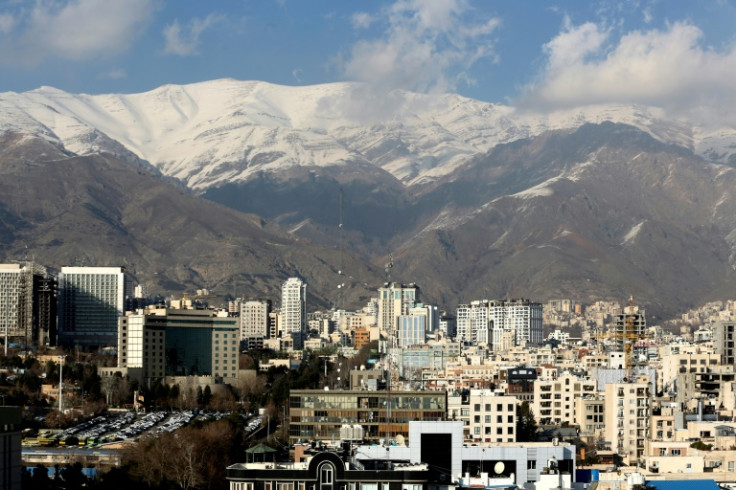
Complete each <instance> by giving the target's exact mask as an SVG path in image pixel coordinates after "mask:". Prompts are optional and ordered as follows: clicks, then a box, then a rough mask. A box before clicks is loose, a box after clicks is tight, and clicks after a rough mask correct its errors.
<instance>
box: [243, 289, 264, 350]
mask: <svg viewBox="0 0 736 490" xmlns="http://www.w3.org/2000/svg"><path fill="white" fill-rule="evenodd" d="M238 306H239V312H238V313H239V315H240V340H248V341H250V340H256V339H267V338H269V334H270V332H269V322H268V316H269V314H270V313H271V300H268V299H253V300H248V301H241V302H240V304H239V305H238ZM261 342H262V340H261Z"/></svg>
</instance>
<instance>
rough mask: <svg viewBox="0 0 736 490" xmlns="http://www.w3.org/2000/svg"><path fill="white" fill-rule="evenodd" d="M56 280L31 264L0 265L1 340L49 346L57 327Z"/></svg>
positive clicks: (37, 266)
mask: <svg viewBox="0 0 736 490" xmlns="http://www.w3.org/2000/svg"><path fill="white" fill-rule="evenodd" d="M55 294H56V280H55V279H54V278H53V277H52V276H50V275H49V274H48V273H47V271H46V268H45V267H42V266H40V265H38V264H35V263H33V262H25V263H22V264H0V336H2V337H5V335H6V334H7V336H8V338H9V340H11V341H17V342H19V343H22V344H36V345H48V344H49V340H50V338H51V337H52V336H53V335H54V330H55V325H56V306H55V305H54V304H53V303H54V299H55Z"/></svg>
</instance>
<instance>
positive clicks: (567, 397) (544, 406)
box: [533, 373, 597, 425]
mask: <svg viewBox="0 0 736 490" xmlns="http://www.w3.org/2000/svg"><path fill="white" fill-rule="evenodd" d="M596 394H597V391H596V386H595V382H594V381H592V380H590V379H587V378H578V377H577V376H573V375H572V374H569V373H565V374H563V375H562V376H560V377H559V378H557V379H554V380H539V379H538V380H537V381H535V382H534V406H533V410H534V415H535V416H536V419H537V422H538V423H540V424H556V425H561V424H563V423H568V424H575V423H577V421H576V418H575V400H576V399H577V398H582V397H584V396H594V395H596Z"/></svg>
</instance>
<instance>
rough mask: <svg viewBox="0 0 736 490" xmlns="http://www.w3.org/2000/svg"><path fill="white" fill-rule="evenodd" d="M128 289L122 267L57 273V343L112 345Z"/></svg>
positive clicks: (66, 269)
mask: <svg viewBox="0 0 736 490" xmlns="http://www.w3.org/2000/svg"><path fill="white" fill-rule="evenodd" d="M129 287H130V285H129V283H128V281H127V280H126V277H125V271H124V269H123V268H122V267H62V268H61V273H60V274H59V310H58V311H59V341H60V343H62V344H66V345H93V346H101V345H115V344H116V342H117V331H118V318H119V317H121V316H122V315H123V312H124V309H125V298H126V296H130V294H129V291H128V288H129Z"/></svg>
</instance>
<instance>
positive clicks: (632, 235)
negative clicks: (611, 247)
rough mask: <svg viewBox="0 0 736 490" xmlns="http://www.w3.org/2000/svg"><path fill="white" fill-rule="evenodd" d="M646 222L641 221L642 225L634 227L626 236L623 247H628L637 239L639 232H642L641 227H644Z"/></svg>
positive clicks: (638, 224) (622, 243)
mask: <svg viewBox="0 0 736 490" xmlns="http://www.w3.org/2000/svg"><path fill="white" fill-rule="evenodd" d="M645 222H646V221H641V222H640V223H637V224H636V225H634V226H633V227H632V228H631V229H630V230H629V232H628V233H627V234H626V235H625V236H624V239H623V241H622V242H621V245H628V244H629V243H631V242H632V241H633V240H634V238H636V236H637V235H638V234H639V232H640V231H641V227H642V226H644V223H645Z"/></svg>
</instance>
